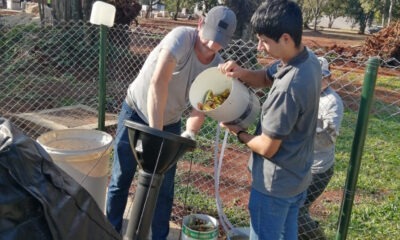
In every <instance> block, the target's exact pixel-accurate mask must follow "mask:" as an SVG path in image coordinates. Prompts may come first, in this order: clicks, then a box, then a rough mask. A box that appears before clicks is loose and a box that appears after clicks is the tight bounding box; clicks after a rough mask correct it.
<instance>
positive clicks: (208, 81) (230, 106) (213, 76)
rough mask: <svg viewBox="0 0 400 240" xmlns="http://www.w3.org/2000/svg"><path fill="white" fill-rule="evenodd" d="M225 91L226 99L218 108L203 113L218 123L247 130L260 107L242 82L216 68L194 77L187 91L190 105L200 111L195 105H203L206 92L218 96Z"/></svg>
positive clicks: (257, 100) (255, 97)
mask: <svg viewBox="0 0 400 240" xmlns="http://www.w3.org/2000/svg"><path fill="white" fill-rule="evenodd" d="M225 89H230V94H229V96H228V98H227V99H226V100H225V101H224V102H223V103H222V104H221V105H220V106H219V107H217V108H215V109H213V110H210V111H203V112H204V113H205V114H206V115H207V116H209V117H211V118H212V119H214V120H217V121H219V122H224V123H230V124H237V125H240V126H242V127H243V128H247V127H248V126H249V125H250V124H252V123H254V122H255V121H256V119H257V117H258V115H259V113H260V109H261V106H260V101H259V99H258V97H257V96H256V95H255V94H254V92H253V91H252V90H250V89H249V88H247V87H246V86H245V85H244V84H243V83H242V82H240V81H239V80H237V79H235V78H229V77H227V76H226V75H224V74H222V73H221V72H220V71H219V70H218V68H216V67H213V68H208V69H206V70H204V71H203V72H201V73H200V74H199V75H198V76H197V77H196V79H195V80H194V82H193V84H192V85H191V87H190V91H189V100H190V104H191V105H192V106H193V107H194V108H195V109H197V110H198V111H201V110H200V109H199V108H198V106H197V104H198V103H199V102H201V103H203V101H204V96H205V94H206V92H207V91H208V90H212V91H213V92H214V94H220V93H222V92H223V91H224V90H225Z"/></svg>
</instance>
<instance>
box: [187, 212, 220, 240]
mask: <svg viewBox="0 0 400 240" xmlns="http://www.w3.org/2000/svg"><path fill="white" fill-rule="evenodd" d="M193 218H197V219H201V220H203V221H204V222H206V223H207V224H210V225H211V226H213V228H212V229H211V230H209V231H197V230H195V229H191V228H190V226H189V223H190V221H191V220H192V219H193ZM217 238H218V221H217V219H215V218H213V217H211V216H209V215H206V214H191V215H188V216H184V217H183V224H182V240H198V239H202V240H214V239H215V240H216V239H217Z"/></svg>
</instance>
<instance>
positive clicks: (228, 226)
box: [214, 124, 234, 240]
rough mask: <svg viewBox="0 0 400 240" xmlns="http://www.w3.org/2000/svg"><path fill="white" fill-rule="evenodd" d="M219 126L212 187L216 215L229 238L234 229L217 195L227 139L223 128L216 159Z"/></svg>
mask: <svg viewBox="0 0 400 240" xmlns="http://www.w3.org/2000/svg"><path fill="white" fill-rule="evenodd" d="M220 132H221V131H220V126H219V124H218V126H217V135H216V138H215V148H214V187H215V200H216V205H217V212H218V217H219V219H220V222H221V225H222V228H223V229H224V230H225V232H226V233H227V238H228V240H229V239H230V237H229V233H230V232H231V231H232V230H233V229H234V227H233V225H232V223H231V222H230V221H229V219H228V218H227V216H226V215H225V213H224V211H223V209H222V202H221V197H220V195H219V177H220V175H221V168H222V160H223V158H224V151H225V147H226V142H227V140H228V133H229V131H228V130H225V135H224V141H223V143H222V147H221V152H220V155H219V160H218V150H219V147H218V146H219V135H220Z"/></svg>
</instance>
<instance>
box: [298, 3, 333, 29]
mask: <svg viewBox="0 0 400 240" xmlns="http://www.w3.org/2000/svg"><path fill="white" fill-rule="evenodd" d="M327 3H328V0H305V1H304V5H303V8H304V9H306V10H307V11H308V12H309V14H310V17H311V19H313V20H314V23H313V29H314V31H317V24H318V23H319V20H320V18H321V17H322V9H323V8H324V7H325V5H326V4H327Z"/></svg>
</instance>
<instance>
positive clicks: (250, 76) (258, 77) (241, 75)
mask: <svg viewBox="0 0 400 240" xmlns="http://www.w3.org/2000/svg"><path fill="white" fill-rule="evenodd" d="M218 69H219V70H220V71H221V72H222V73H224V74H225V75H226V76H228V77H233V78H237V79H239V80H241V81H242V82H244V83H246V84H247V85H248V86H250V87H253V88H263V87H270V86H271V85H272V79H270V78H269V77H268V75H267V74H266V70H265V69H260V70H250V69H245V68H242V67H240V66H239V65H238V64H237V63H236V62H234V61H228V62H226V63H223V64H220V65H218Z"/></svg>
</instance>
